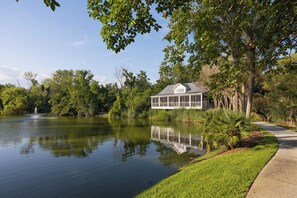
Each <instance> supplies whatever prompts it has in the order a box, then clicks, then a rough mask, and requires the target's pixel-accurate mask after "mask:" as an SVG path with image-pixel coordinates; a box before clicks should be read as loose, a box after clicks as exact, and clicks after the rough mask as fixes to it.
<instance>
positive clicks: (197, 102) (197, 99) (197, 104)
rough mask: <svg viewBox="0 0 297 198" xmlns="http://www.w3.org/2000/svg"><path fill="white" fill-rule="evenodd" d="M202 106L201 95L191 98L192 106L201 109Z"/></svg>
mask: <svg viewBox="0 0 297 198" xmlns="http://www.w3.org/2000/svg"><path fill="white" fill-rule="evenodd" d="M200 105H201V95H192V96H191V106H192V107H200Z"/></svg>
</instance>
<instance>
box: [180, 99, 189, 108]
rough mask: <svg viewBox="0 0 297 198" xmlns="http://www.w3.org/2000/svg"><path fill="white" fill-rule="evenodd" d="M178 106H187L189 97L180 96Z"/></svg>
mask: <svg viewBox="0 0 297 198" xmlns="http://www.w3.org/2000/svg"><path fill="white" fill-rule="evenodd" d="M180 106H181V107H188V106H189V96H180Z"/></svg>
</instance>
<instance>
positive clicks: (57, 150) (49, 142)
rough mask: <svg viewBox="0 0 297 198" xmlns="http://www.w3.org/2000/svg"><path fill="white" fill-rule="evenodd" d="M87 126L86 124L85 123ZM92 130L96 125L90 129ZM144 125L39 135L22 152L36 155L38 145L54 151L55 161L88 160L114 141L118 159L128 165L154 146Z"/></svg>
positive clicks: (83, 129) (79, 128)
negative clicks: (35, 147)
mask: <svg viewBox="0 0 297 198" xmlns="http://www.w3.org/2000/svg"><path fill="white" fill-rule="evenodd" d="M84 124H85V123H84ZM90 126H92V125H90ZM144 127H145V126H143V125H141V124H139V123H138V124H137V125H133V124H131V123H129V124H128V125H127V123H110V124H109V125H104V127H101V128H100V127H88V126H87V125H86V124H85V125H84V127H82V126H79V125H78V126H76V127H75V126H74V127H72V128H71V129H72V131H65V130H70V129H69V128H66V129H64V130H63V131H61V129H59V128H57V129H59V130H60V131H59V130H58V131H54V130H52V131H48V132H46V133H44V134H45V135H41V134H39V136H34V137H31V138H30V139H29V142H28V144H26V145H25V146H23V147H22V148H21V151H20V152H21V153H22V154H30V153H33V152H34V146H35V145H38V146H39V147H40V148H41V149H43V150H48V151H50V152H51V153H52V154H53V155H54V156H55V157H60V156H75V157H86V156H88V155H90V154H91V153H92V152H93V151H94V150H95V149H97V148H99V149H100V144H103V143H104V142H105V141H114V147H115V148H116V149H115V150H114V152H115V155H117V156H119V157H120V158H121V160H122V161H126V160H127V159H128V158H129V157H131V156H133V155H136V154H137V155H145V154H146V151H147V147H148V145H149V144H150V134H149V133H148V128H146V129H145V130H144Z"/></svg>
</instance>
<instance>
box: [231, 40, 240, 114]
mask: <svg viewBox="0 0 297 198" xmlns="http://www.w3.org/2000/svg"><path fill="white" fill-rule="evenodd" d="M234 38H235V39H236V38H237V37H234ZM235 42H237V40H235ZM238 66H239V51H238V48H235V50H234V51H233V67H234V68H235V69H238ZM237 80H238V79H237ZM232 103H233V105H232V106H233V111H234V112H236V111H238V82H237V83H236V87H235V93H234V96H233V102H232Z"/></svg>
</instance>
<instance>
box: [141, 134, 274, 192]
mask: <svg viewBox="0 0 297 198" xmlns="http://www.w3.org/2000/svg"><path fill="white" fill-rule="evenodd" d="M264 135H265V137H264V138H263V139H262V140H261V141H260V143H259V144H258V145H257V146H256V147H254V148H251V149H248V150H245V151H242V152H238V153H233V154H229V155H218V156H216V157H212V158H209V159H206V160H203V161H200V162H198V163H193V164H192V165H188V166H185V167H184V168H182V169H181V170H180V171H179V172H178V173H176V174H174V175H172V176H170V177H168V178H166V179H164V180H162V181H161V182H159V183H158V184H156V185H155V186H153V187H152V188H150V189H148V190H146V191H144V192H143V193H141V194H139V195H138V196H137V197H158V198H159V197H245V195H246V193H247V191H248V189H249V187H250V186H251V185H252V183H253V181H254V180H255V178H256V176H257V175H258V174H259V172H260V171H261V170H262V168H263V167H264V166H265V164H266V163H267V162H268V161H269V160H270V159H271V158H272V156H273V155H274V154H275V152H276V151H277V148H278V142H277V139H276V138H275V137H274V136H273V135H271V134H269V133H268V132H264Z"/></svg>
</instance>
